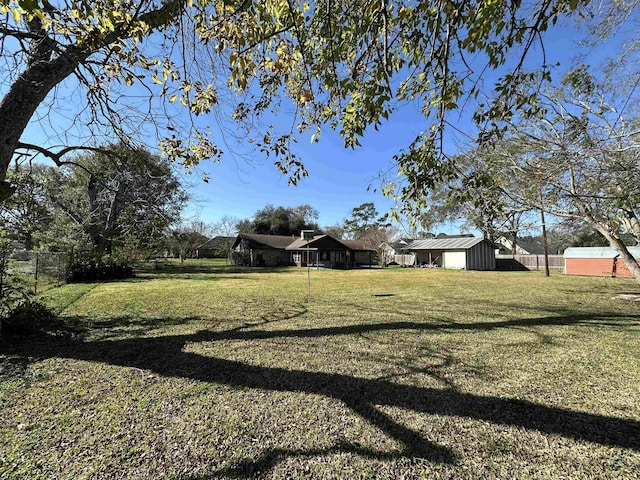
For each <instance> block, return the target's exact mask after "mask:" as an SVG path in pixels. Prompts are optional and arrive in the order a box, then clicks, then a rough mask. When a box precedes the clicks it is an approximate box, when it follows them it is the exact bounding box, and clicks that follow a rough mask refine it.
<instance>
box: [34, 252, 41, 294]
mask: <svg viewBox="0 0 640 480" xmlns="http://www.w3.org/2000/svg"><path fill="white" fill-rule="evenodd" d="M39 266H40V252H36V271H35V273H34V277H35V279H36V282H35V285H34V286H33V293H34V295H37V293H38V268H39Z"/></svg>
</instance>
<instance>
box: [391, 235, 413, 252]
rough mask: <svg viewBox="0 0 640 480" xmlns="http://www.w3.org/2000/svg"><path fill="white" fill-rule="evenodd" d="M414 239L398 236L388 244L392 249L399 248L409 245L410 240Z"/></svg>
mask: <svg viewBox="0 0 640 480" xmlns="http://www.w3.org/2000/svg"><path fill="white" fill-rule="evenodd" d="M415 240H416V239H415V238H399V239H397V240H396V241H395V242H392V243H391V244H389V246H390V247H391V248H393V249H394V250H400V249H402V248H405V247H406V246H407V245H409V244H410V243H411V242H413V241H415Z"/></svg>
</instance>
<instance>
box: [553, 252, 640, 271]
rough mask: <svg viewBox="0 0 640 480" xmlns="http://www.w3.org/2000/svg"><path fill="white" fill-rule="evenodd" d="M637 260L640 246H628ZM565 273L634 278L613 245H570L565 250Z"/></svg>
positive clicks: (639, 257)
mask: <svg viewBox="0 0 640 480" xmlns="http://www.w3.org/2000/svg"><path fill="white" fill-rule="evenodd" d="M627 248H628V250H629V253H631V255H633V258H635V259H636V261H639V260H640V247H627ZM564 274H565V275H584V276H590V277H621V278H632V277H633V275H631V272H630V271H629V269H628V268H627V266H626V265H625V263H624V261H623V260H621V259H620V254H619V253H618V251H617V250H616V249H615V248H613V247H570V248H567V249H566V250H565V251H564Z"/></svg>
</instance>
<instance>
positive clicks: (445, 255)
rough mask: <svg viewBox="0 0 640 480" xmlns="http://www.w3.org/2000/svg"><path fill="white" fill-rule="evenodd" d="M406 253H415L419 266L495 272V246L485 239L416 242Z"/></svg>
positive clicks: (411, 244)
mask: <svg viewBox="0 0 640 480" xmlns="http://www.w3.org/2000/svg"><path fill="white" fill-rule="evenodd" d="M404 250H405V251H406V252H414V253H415V255H416V265H417V266H432V267H443V268H451V269H458V270H495V268H496V256H495V246H494V245H493V244H492V243H491V242H489V241H488V240H486V239H484V238H478V237H445V238H429V239H426V240H414V241H413V242H411V243H410V244H409V245H407V246H406V247H405V248H404Z"/></svg>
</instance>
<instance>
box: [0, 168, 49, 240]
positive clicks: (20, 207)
mask: <svg viewBox="0 0 640 480" xmlns="http://www.w3.org/2000/svg"><path fill="white" fill-rule="evenodd" d="M47 173H48V168H47V167H45V166H43V165H39V164H33V165H31V164H24V165H23V164H20V163H16V165H15V167H14V168H12V169H11V170H10V171H9V172H8V174H7V178H8V180H9V181H10V182H11V184H12V185H13V186H14V187H15V189H16V190H15V193H14V194H13V196H11V197H10V198H9V199H7V200H5V201H4V202H0V225H1V227H2V228H3V229H4V230H6V231H7V232H8V233H9V234H10V235H11V236H12V237H13V239H14V240H18V241H21V242H23V243H24V248H25V249H26V250H31V249H32V248H34V247H37V246H39V241H40V240H41V238H39V237H40V236H41V235H42V234H43V233H44V232H46V231H47V229H48V228H49V226H50V225H51V223H52V221H53V218H54V214H53V208H52V206H51V204H50V202H48V200H47V196H46V192H45V190H44V183H45V179H46V177H47Z"/></svg>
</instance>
